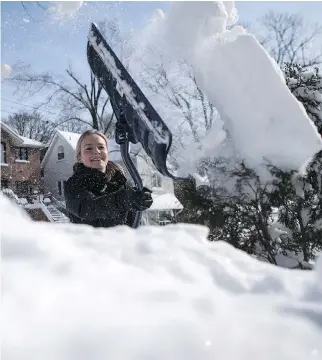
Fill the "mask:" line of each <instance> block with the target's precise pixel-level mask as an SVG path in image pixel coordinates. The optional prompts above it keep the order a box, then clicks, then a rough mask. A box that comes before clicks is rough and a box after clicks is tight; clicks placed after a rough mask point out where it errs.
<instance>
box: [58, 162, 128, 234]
mask: <svg viewBox="0 0 322 360" xmlns="http://www.w3.org/2000/svg"><path fill="white" fill-rule="evenodd" d="M129 187H130V185H129V184H128V183H127V180H126V178H125V176H124V175H123V174H122V172H121V171H116V173H115V174H114V175H113V177H112V178H111V180H110V181H108V179H107V177H106V175H105V174H104V173H102V172H101V171H99V170H96V169H90V168H88V167H86V166H85V165H83V164H81V163H78V164H75V165H74V174H73V175H72V176H71V177H70V178H69V179H68V180H67V181H66V184H65V189H64V190H65V202H66V208H67V211H68V213H69V219H70V221H71V222H72V223H75V224H87V225H91V226H94V227H112V226H116V225H128V226H132V224H133V221H134V218H135V211H134V210H133V209H131V208H129V205H128V202H127V196H126V195H127V194H126V193H127V191H128V190H127V189H128V188H129Z"/></svg>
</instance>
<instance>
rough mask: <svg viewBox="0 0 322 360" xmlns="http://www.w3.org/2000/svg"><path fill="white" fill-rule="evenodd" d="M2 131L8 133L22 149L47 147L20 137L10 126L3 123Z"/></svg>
mask: <svg viewBox="0 0 322 360" xmlns="http://www.w3.org/2000/svg"><path fill="white" fill-rule="evenodd" d="M1 130H3V131H5V132H7V133H8V134H9V136H10V137H11V138H12V140H13V142H14V144H15V145H16V146H20V147H31V148H43V147H45V145H44V144H43V143H41V142H39V141H36V140H33V139H29V138H27V137H25V136H20V135H19V134H18V133H17V132H16V131H15V130H14V129H12V128H11V127H10V126H9V125H7V124H5V123H3V122H2V121H1Z"/></svg>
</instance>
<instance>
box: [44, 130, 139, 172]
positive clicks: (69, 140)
mask: <svg viewBox="0 0 322 360" xmlns="http://www.w3.org/2000/svg"><path fill="white" fill-rule="evenodd" d="M80 136H81V134H77V133H73V132H69V131H61V130H58V129H56V131H55V133H54V135H53V137H52V138H51V140H50V144H49V147H48V150H47V152H46V155H45V156H44V159H43V161H42V163H41V166H44V164H45V163H46V161H47V159H48V156H49V154H50V152H51V151H52V148H53V145H54V143H55V139H56V138H57V137H60V138H61V139H63V140H64V141H65V142H66V144H68V145H69V146H70V147H71V148H72V149H73V150H74V151H75V150H76V145H77V141H78V139H79V137H80ZM140 149H141V144H135V145H134V144H130V153H131V154H132V155H134V156H136V155H137V154H138V152H139V151H140ZM108 152H109V159H110V160H111V161H121V160H122V156H121V152H120V145H118V144H116V142H115V140H114V139H109V140H108Z"/></svg>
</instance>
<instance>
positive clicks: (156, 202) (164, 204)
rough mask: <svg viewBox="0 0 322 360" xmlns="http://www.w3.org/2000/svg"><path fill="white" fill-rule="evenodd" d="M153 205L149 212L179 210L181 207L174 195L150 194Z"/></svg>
mask: <svg viewBox="0 0 322 360" xmlns="http://www.w3.org/2000/svg"><path fill="white" fill-rule="evenodd" d="M152 198H153V204H152V206H151V207H150V209H149V210H181V209H183V206H182V205H181V203H180V201H179V200H178V199H177V198H176V197H175V196H174V194H171V193H166V194H161V195H155V194H152Z"/></svg>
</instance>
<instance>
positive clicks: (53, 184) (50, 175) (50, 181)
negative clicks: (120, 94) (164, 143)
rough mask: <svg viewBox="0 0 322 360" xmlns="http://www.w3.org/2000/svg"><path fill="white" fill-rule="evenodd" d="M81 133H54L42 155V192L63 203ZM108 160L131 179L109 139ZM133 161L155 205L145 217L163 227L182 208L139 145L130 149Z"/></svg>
mask: <svg viewBox="0 0 322 360" xmlns="http://www.w3.org/2000/svg"><path fill="white" fill-rule="evenodd" d="M79 137H80V134H76V133H71V132H66V131H60V130H56V131H55V133H54V135H53V137H52V139H51V141H50V144H49V147H48V150H47V152H46V155H45V156H44V158H43V160H42V163H41V167H42V173H43V180H44V189H45V192H50V193H51V194H52V196H53V197H54V198H56V199H58V200H60V201H63V200H64V181H66V180H67V179H68V178H69V177H70V176H72V174H73V165H74V163H75V150H76V144H77V141H78V139H79ZM108 148H109V159H110V160H111V161H114V162H116V163H119V164H121V165H122V167H123V168H124V170H125V172H126V175H127V178H128V179H129V180H130V181H131V180H132V179H131V176H130V175H129V173H128V172H127V170H126V167H125V165H124V164H123V161H122V157H121V153H120V147H119V145H117V144H116V143H115V141H114V140H113V139H109V146H108ZM130 149H131V150H130V154H131V155H132V156H131V157H132V161H133V162H134V163H135V164H136V166H137V169H138V171H139V173H140V175H141V178H142V181H143V184H144V186H146V187H148V188H150V189H151V190H152V191H153V198H154V202H153V205H152V207H151V209H150V210H149V214H148V218H149V222H150V223H152V224H160V225H163V224H166V223H167V222H169V220H168V219H167V218H168V217H169V216H171V215H173V212H175V211H180V210H181V209H182V205H181V204H180V202H179V201H178V200H177V199H176V197H175V196H174V192H173V182H172V180H171V179H169V178H167V177H165V176H162V175H160V173H158V171H157V170H156V169H155V167H154V165H153V163H152V161H151V159H150V158H149V157H148V156H147V155H146V153H145V152H144V150H143V149H142V147H141V145H140V144H138V145H133V144H131V146H130Z"/></svg>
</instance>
